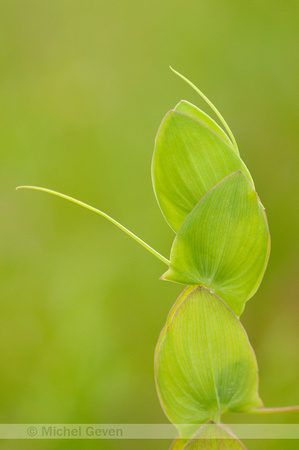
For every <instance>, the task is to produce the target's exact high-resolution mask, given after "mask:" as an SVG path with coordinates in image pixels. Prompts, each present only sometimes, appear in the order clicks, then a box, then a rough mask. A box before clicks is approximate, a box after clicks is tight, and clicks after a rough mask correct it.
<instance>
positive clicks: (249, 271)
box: [152, 101, 270, 449]
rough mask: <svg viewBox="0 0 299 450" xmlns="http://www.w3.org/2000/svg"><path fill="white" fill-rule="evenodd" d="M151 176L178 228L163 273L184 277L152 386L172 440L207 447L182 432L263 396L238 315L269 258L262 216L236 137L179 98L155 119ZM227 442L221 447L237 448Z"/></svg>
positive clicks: (161, 343) (168, 218) (248, 405)
mask: <svg viewBox="0 0 299 450" xmlns="http://www.w3.org/2000/svg"><path fill="white" fill-rule="evenodd" d="M220 117H221V118H222V116H220ZM224 124H225V126H226V122H224ZM227 130H228V131H229V133H230V134H231V131H230V129H229V128H228V127H227ZM231 136H232V134H231ZM152 179H153V186H154V190H155V194H156V198H157V201H158V203H159V206H160V208H161V211H162V214H163V216H164V217H165V219H166V221H167V222H168V224H169V225H170V226H171V228H172V229H173V230H174V232H175V233H176V237H175V239H174V242H173V245H172V249H171V257H170V266H169V269H168V271H167V272H166V273H165V274H164V275H163V276H162V277H161V278H162V279H163V280H169V281H174V282H177V283H182V284H187V285H190V286H189V287H188V288H187V289H186V290H185V291H184V292H183V293H182V295H181V296H180V297H179V299H178V300H177V302H176V303H175V305H174V306H173V308H172V310H171V312H170V314H169V317H168V319H167V323H166V325H165V327H164V328H163V330H162V332H161V335H160V337H159V341H158V344H157V348H156V353H155V371H156V384H157V390H158V395H159V398H160V401H161V405H162V407H163V409H164V411H165V413H166V415H167V416H168V417H169V419H170V420H171V421H172V422H173V423H174V424H176V426H177V427H178V430H179V433H180V439H179V440H177V441H176V443H175V444H174V445H175V447H174V448H186V449H187V448H194V449H195V448H213V447H203V442H204V441H202V439H199V438H198V436H197V438H196V439H195V438H194V439H193V440H191V441H190V442H189V444H187V443H186V442H184V440H182V439H181V438H190V437H191V436H192V434H193V433H195V432H196V430H198V428H199V427H200V424H203V423H205V422H207V421H210V420H214V421H215V422H219V420H220V416H221V414H223V413H224V412H227V411H248V410H250V409H252V408H258V407H261V406H262V402H261V400H260V398H259V395H258V375H257V372H258V369H257V363H256V359H255V355H254V352H253V349H252V347H251V345H250V343H249V341H248V338H247V335H246V332H245V330H244V328H243V327H242V325H241V323H240V322H239V320H238V317H237V316H239V315H240V314H241V313H242V311H243V309H244V306H245V302H246V301H247V300H248V299H249V298H251V297H252V296H253V295H254V293H255V292H256V290H257V288H258V286H259V284H260V282H261V280H262V277H263V274H264V271H265V268H266V265H267V261H268V257H269V251H270V237H269V231H268V225H267V219H266V215H265V211H264V207H263V205H262V204H261V202H260V199H259V197H258V196H257V194H256V192H255V190H254V184H253V180H252V177H251V175H250V173H249V171H248V169H247V167H246V166H245V164H244V162H243V161H242V159H241V158H240V156H239V151H238V148H237V146H236V144H235V140H234V139H232V140H231V139H230V138H229V137H228V136H227V134H226V133H225V131H224V130H223V129H222V128H220V126H219V125H217V124H216V123H215V122H214V121H213V120H212V119H211V118H210V117H209V116H207V115H206V114H205V113H204V112H202V111H201V110H199V109H198V108H197V107H195V106H194V105H191V104H190V103H188V102H186V101H181V102H180V103H179V104H178V105H177V106H176V107H175V108H174V110H172V111H170V112H168V113H167V114H166V116H165V118H164V119H163V121H162V124H161V126H160V128H159V131H158V134H157V137H156V142H155V150H154V156H153V164H152ZM198 433H202V431H201V432H198ZM216 434H217V433H216ZM216 437H217V436H216V435H215V438H216ZM218 437H219V436H218ZM228 442H233V443H232V446H231V447H227V448H243V447H242V445H241V444H239V443H238V442H237V441H236V442H234V441H227V443H228ZM210 444H212V441H210ZM236 445H238V446H236ZM215 448H216V447H215Z"/></svg>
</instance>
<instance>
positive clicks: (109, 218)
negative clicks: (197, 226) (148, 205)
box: [16, 186, 170, 266]
mask: <svg viewBox="0 0 299 450" xmlns="http://www.w3.org/2000/svg"><path fill="white" fill-rule="evenodd" d="M16 189H33V190H35V191H42V192H47V193H48V194H53V195H56V196H57V197H61V198H64V199H65V200H68V201H70V202H73V203H76V204H77V205H79V206H83V208H86V209H89V210H90V211H93V212H95V213H96V214H99V215H100V216H102V217H105V219H107V220H109V221H110V222H112V223H113V224H114V225H116V226H117V227H118V228H120V229H121V230H122V231H124V232H125V233H126V234H128V235H129V236H130V237H131V238H133V239H134V240H135V241H136V242H138V244H140V245H142V247H144V248H146V250H148V251H149V252H150V253H151V254H152V255H154V256H155V257H156V258H158V259H159V260H160V261H162V262H163V263H164V264H166V265H167V266H169V264H170V262H169V261H168V259H166V258H165V257H164V256H162V255H160V253H158V252H157V251H156V250H154V249H153V248H152V247H150V246H149V245H148V244H146V242H144V241H143V240H142V239H140V238H139V237H138V236H136V235H135V234H134V233H132V232H131V231H130V230H128V229H127V228H126V227H124V226H123V225H121V224H120V223H119V222H117V221H116V220H115V219H112V217H110V216H108V214H106V213H104V212H103V211H100V210H99V209H96V208H94V207H93V206H90V205H88V204H87V203H83V202H81V201H80V200H76V199H75V198H73V197H69V196H68V195H65V194H61V193H60V192H56V191H53V190H52V189H46V188H42V187H37V186H18V187H17V188H16Z"/></svg>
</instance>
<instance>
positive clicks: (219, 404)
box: [155, 288, 261, 438]
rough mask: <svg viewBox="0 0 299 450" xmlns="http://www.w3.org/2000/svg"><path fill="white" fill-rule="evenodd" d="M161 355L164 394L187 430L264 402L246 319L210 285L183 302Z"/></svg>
mask: <svg viewBox="0 0 299 450" xmlns="http://www.w3.org/2000/svg"><path fill="white" fill-rule="evenodd" d="M159 340H161V342H159V343H158V345H157V350H156V352H157V354H156V357H155V375H156V384H157V390H158V395H159V398H160V401H161V405H162V407H163V409H164V412H165V413H166V415H167V416H168V417H169V419H170V420H171V421H172V422H173V423H174V424H176V426H177V427H178V429H179V431H180V434H181V436H183V437H184V438H185V437H187V436H186V433H187V434H188V436H189V438H190V437H191V436H192V434H193V433H194V432H195V431H196V430H197V429H198V426H196V425H194V424H200V423H204V422H206V421H207V420H213V419H215V418H216V419H217V418H219V416H220V415H221V414H222V413H224V412H227V411H248V410H250V409H251V408H254V407H259V406H260V405H261V400H260V398H259V396H258V376H257V363H256V359H255V356H254V353H253V350H252V347H251V345H250V343H249V341H248V338H247V335H246V332H245V330H244V328H243V327H242V325H241V323H240V322H239V320H238V319H237V317H236V316H235V315H234V314H233V312H232V311H231V310H230V309H229V308H228V306H227V305H226V304H225V303H224V302H223V301H222V300H220V299H219V298H218V297H217V296H216V295H214V294H211V293H210V292H209V291H208V290H207V289H204V288H196V289H195V290H194V291H192V292H191V293H190V294H189V295H188V296H187V297H186V298H185V299H184V300H183V301H182V302H181V303H180V304H179V305H178V307H177V309H176V310H175V312H174V315H173V317H172V321H171V323H170V324H169V325H166V330H165V333H162V334H161V336H160V338H159Z"/></svg>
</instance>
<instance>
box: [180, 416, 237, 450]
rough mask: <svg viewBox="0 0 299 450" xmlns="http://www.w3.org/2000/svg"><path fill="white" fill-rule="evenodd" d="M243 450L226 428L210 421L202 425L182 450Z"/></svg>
mask: <svg viewBox="0 0 299 450" xmlns="http://www.w3.org/2000/svg"><path fill="white" fill-rule="evenodd" d="M219 449H221V450H242V449H243V450H244V449H245V447H244V445H243V444H242V443H241V442H240V441H239V439H237V438H236V436H234V435H233V433H232V432H231V430H230V429H229V428H228V427H226V426H225V427H224V426H223V425H218V424H216V423H215V422H213V421H212V420H211V421H209V422H206V423H205V424H203V425H202V426H201V427H200V429H199V430H198V431H197V432H196V433H195V435H194V436H193V438H192V439H190V441H189V442H188V443H187V445H186V446H185V447H184V450H219Z"/></svg>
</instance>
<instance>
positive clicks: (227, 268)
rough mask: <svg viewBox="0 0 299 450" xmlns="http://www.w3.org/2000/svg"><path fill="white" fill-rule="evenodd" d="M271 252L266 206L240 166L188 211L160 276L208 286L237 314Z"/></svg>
mask: <svg viewBox="0 0 299 450" xmlns="http://www.w3.org/2000/svg"><path fill="white" fill-rule="evenodd" d="M269 252H270V237H269V231H268V226H267V219H266V215H265V212H264V209H263V207H262V206H261V204H260V201H259V199H258V197H257V194H256V192H255V191H254V190H253V188H252V186H251V184H250V183H249V182H248V180H247V179H246V178H245V176H244V175H243V174H242V173H241V172H236V173H234V174H231V175H229V176H227V177H226V178H224V179H223V180H222V181H221V182H220V183H218V184H217V185H216V186H215V187H214V188H213V189H211V190H210V191H209V192H208V193H207V194H206V195H205V196H204V197H203V198H202V199H201V200H200V201H199V202H198V204H197V205H196V207H195V208H194V209H193V210H192V212H191V213H190V214H189V215H188V217H187V219H186V220H185V222H184V223H183V225H182V227H181V228H180V230H179V232H178V234H177V236H176V238H175V240H174V243H173V246H172V250H171V256H170V268H169V270H168V271H167V272H166V273H165V274H164V275H163V276H162V279H164V280H170V281H176V282H178V283H183V284H193V285H201V286H204V287H206V288H208V289H210V290H211V291H213V292H215V293H216V294H217V295H219V297H220V298H221V299H222V300H224V301H225V302H226V303H227V304H228V305H229V307H230V308H231V309H232V310H233V311H234V313H235V314H237V315H238V316H239V315H240V314H241V312H242V311H243V309H244V305H245V302H246V301H247V300H248V299H249V298H250V297H252V296H253V294H254V293H255V291H256V290H257V288H258V286H259V284H260V282H261V280H262V277H263V274H264V272H265V269H266V265H267V262H268V257H269Z"/></svg>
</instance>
